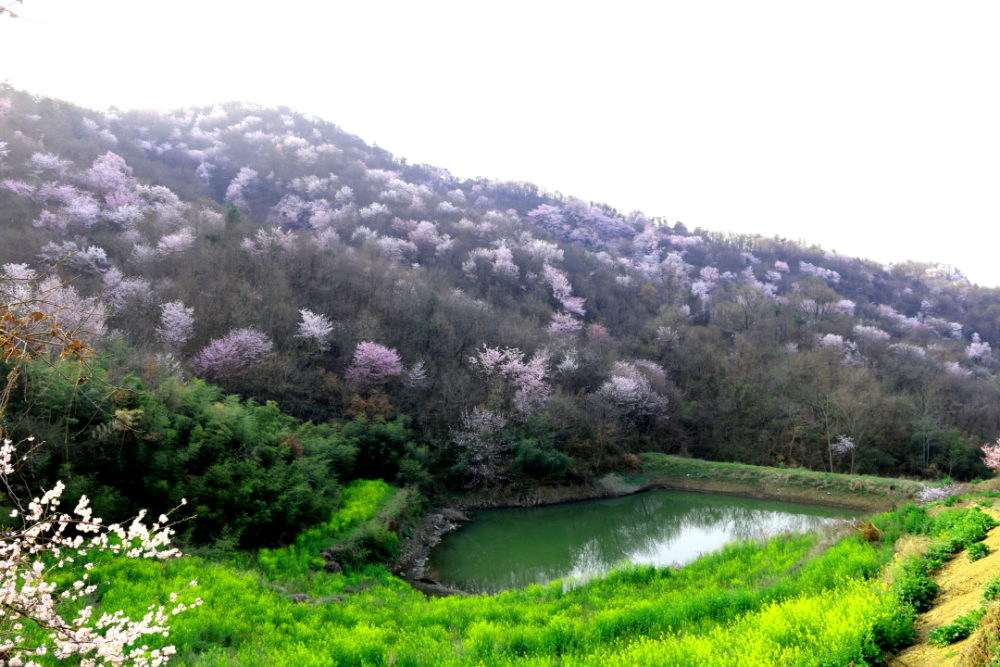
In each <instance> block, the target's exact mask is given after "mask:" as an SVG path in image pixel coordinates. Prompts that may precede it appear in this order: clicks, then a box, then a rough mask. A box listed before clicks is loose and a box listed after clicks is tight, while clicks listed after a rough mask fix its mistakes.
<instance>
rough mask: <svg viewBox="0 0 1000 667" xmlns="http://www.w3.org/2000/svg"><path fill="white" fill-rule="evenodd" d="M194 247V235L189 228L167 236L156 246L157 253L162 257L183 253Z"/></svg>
mask: <svg viewBox="0 0 1000 667" xmlns="http://www.w3.org/2000/svg"><path fill="white" fill-rule="evenodd" d="M192 245H194V234H193V233H191V230H190V229H189V228H187V227H185V228H184V229H181V230H180V231H178V232H175V233H173V234H167V235H166V236H164V237H163V238H161V239H160V242H159V243H157V244H156V252H157V253H158V254H159V255H160V256H161V257H167V256H169V255H175V254H178V253H182V252H184V251H185V250H187V249H188V248H190V247H191V246H192Z"/></svg>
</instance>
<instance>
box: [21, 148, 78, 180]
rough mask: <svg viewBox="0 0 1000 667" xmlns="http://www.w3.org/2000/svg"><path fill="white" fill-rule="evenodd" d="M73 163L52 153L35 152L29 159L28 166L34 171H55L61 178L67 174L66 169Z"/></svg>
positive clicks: (37, 172)
mask: <svg viewBox="0 0 1000 667" xmlns="http://www.w3.org/2000/svg"><path fill="white" fill-rule="evenodd" d="M72 165H73V163H72V162H70V161H69V160H64V159H63V158H61V157H59V156H58V155H53V154H52V153H35V154H34V155H32V156H31V158H30V159H29V160H28V167H30V168H31V170H32V171H33V173H35V174H40V173H42V172H43V171H54V172H55V173H56V175H57V176H59V177H60V178H61V177H62V176H65V175H66V170H67V169H69V168H70V167H71V166H72Z"/></svg>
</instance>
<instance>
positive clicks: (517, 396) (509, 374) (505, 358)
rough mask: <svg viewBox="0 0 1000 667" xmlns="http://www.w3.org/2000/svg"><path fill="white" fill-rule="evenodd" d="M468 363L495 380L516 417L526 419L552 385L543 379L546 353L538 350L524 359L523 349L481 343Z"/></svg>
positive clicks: (544, 397)
mask: <svg viewBox="0 0 1000 667" xmlns="http://www.w3.org/2000/svg"><path fill="white" fill-rule="evenodd" d="M469 364H470V365H471V366H472V367H473V368H474V369H475V370H477V371H478V372H479V374H480V375H482V376H483V377H484V378H486V379H487V380H491V381H492V382H493V384H494V391H496V392H498V394H499V395H501V396H503V397H504V398H505V399H506V401H507V402H508V403H509V406H510V408H511V409H512V411H513V414H514V416H515V417H516V418H517V419H526V418H527V417H528V416H530V415H531V414H532V413H534V412H535V411H537V410H538V409H540V408H541V407H542V406H544V405H545V403H546V402H547V401H548V399H549V396H550V395H551V393H552V387H551V386H550V385H549V383H548V382H546V380H545V377H546V376H547V375H548V373H549V354H548V353H547V352H546V351H545V350H540V351H539V352H538V353H537V354H535V356H534V357H533V358H531V359H530V360H528V361H525V358H524V352H522V351H521V350H519V349H517V348H506V349H500V348H490V347H487V346H485V345H484V346H483V349H482V350H480V351H479V352H478V353H477V354H476V356H474V357H469Z"/></svg>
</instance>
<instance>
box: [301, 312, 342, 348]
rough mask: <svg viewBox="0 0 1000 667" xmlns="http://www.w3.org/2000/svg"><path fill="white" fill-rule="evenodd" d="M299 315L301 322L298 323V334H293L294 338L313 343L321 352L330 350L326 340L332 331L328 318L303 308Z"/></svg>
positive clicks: (331, 323)
mask: <svg viewBox="0 0 1000 667" xmlns="http://www.w3.org/2000/svg"><path fill="white" fill-rule="evenodd" d="M299 314H300V315H301V316H302V321H301V322H299V332H298V333H297V334H295V335H296V337H298V338H304V339H305V340H307V341H310V342H312V343H314V344H315V345H316V347H318V348H319V349H320V351H321V352H325V351H326V350H328V349H330V341H329V340H328V339H329V337H330V332H332V331H333V322H331V321H330V318H329V317H327V316H326V315H320V314H318V313H314V312H312V311H311V310H309V309H308V308H303V309H302V310H300V311H299Z"/></svg>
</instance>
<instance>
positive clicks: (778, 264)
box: [774, 261, 788, 273]
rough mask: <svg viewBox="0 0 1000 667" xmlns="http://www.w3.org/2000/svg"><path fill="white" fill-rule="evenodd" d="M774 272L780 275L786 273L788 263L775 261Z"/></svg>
mask: <svg viewBox="0 0 1000 667" xmlns="http://www.w3.org/2000/svg"><path fill="white" fill-rule="evenodd" d="M774 270H775V271H780V272H781V273H788V263H787V262H782V261H777V262H775V263H774Z"/></svg>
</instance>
